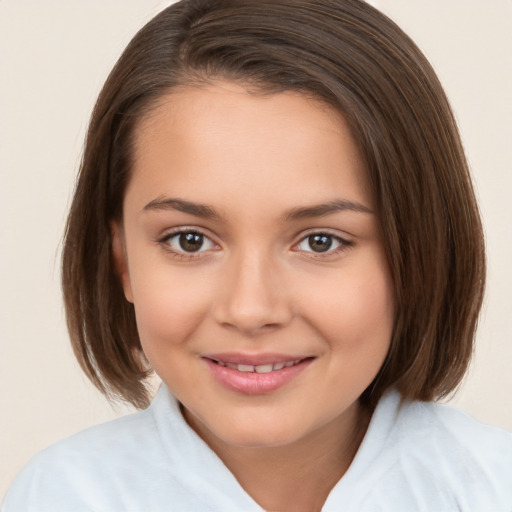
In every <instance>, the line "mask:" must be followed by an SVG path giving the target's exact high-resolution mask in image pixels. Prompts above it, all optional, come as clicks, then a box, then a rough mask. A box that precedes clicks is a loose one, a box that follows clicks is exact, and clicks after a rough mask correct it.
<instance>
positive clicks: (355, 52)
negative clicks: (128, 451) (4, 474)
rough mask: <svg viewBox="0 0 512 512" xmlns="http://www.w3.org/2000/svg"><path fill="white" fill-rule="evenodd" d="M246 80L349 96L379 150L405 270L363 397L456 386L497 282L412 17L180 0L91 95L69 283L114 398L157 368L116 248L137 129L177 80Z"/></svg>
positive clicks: (358, 123) (78, 332)
mask: <svg viewBox="0 0 512 512" xmlns="http://www.w3.org/2000/svg"><path fill="white" fill-rule="evenodd" d="M218 79H224V80H225V79H228V80H233V81H237V82H238V83H241V84H242V85H244V86H245V87H246V88H247V90H248V91H250V92H251V93H253V94H273V93H279V92H282V91H289V90H293V91H298V92H300V93H303V94H305V95H309V96H312V97H314V98H317V99H320V100H322V101H323V102H325V103H326V104H328V105H330V106H331V107H334V108H335V109H337V110H338V111H339V112H340V113H341V114H342V115H343V116H344V117H345V119H346V120H347V122H348V124H349V126H350V129H351V131H352V134H353V136H354V138H355V140H356V143H357V144H358V147H359V150H360V152H361V155H362V157H363V159H364V161H365V163H366V168H367V173H368V180H369V183H370V186H371V188H372V190H373V194H374V198H375V206H376V213H377V215H378V219H379V222H380V228H381V231H382V238H383V244H384V248H385V252H386V256H387V260H388V264H389V268H390V272H391V276H392V279H393V283H394V295H395V301H396V314H395V315H396V317H395V319H394V329H393V334H392V339H391V346H390V350H389V353H388V355H387V358H386V360H385V362H384V364H383V366H382V368H381V370H380V372H379V374H378V375H377V377H376V378H375V380H374V381H373V382H372V384H371V385H370V386H369V388H368V389H366V390H365V392H364V393H363V395H362V397H361V400H362V402H363V403H365V404H367V405H368V406H369V407H373V406H374V405H375V404H376V402H377V401H378V400H379V398H380V397H381V395H382V394H383V392H384V391H385V390H386V389H387V388H389V387H395V388H396V389H398V391H399V392H400V393H401V395H402V397H403V398H410V399H419V400H434V399H437V398H440V397H443V396H446V395H447V394H449V393H451V392H452V391H454V389H455V388H456V387H457V385H458V384H459V382H460V380H461V379H462V377H463V375H464V373H465V371H466V369H467V366H468V364H469V361H470V358H471V355H472V351H473V341H474V336H475V330H476V326H477V318H478V314H479V310H480V307H481V303H482V297H483V291H484V282H485V254H484V241H483V232H482V225H481V221H480V217H479V213H478V208H477V204H476V201H475V195H474V191H473V187H472V183H471V178H470V175H469V171H468V166H467V163H466V160H465V156H464V152H463V149H462V145H461V141H460V138H459V134H458V131H457V127H456V123H455V121H454V118H453V115H452V112H451V109H450V106H449V104H448V101H447V98H446V96H445V94H444V92H443V89H442V87H441V85H440V83H439V81H438V79H437V77H436V75H435V73H434V71H433V69H432V67H431V66H430V64H429V63H428V61H427V60H426V58H425V57H424V56H423V54H422V53H421V52H420V50H419V49H418V48H417V47H416V45H415V44H414V43H413V42H412V41H411V40H410V39H409V37H408V36H407V35H405V34H404V33H403V32H402V30H401V29H400V28H399V27H397V26H396V25H395V23H393V22H392V21H391V20H390V19H388V18H387V17H386V16H384V15H383V14H381V13H380V12H379V11H377V10H376V9H374V8H373V7H371V6H369V5H368V4H366V3H365V2H363V1H362V0H182V1H179V2H177V3H175V4H173V5H171V6H170V7H168V8H167V9H165V10H164V11H162V12H161V13H160V14H158V15H157V16H156V17H154V18H153V19H152V20H151V21H150V22H149V23H148V24H147V25H146V26H145V27H143V28H142V29H141V30H140V31H139V32H138V33H137V34H136V35H135V37H134V38H133V40H132V41H131V42H130V43H129V45H128V46H127V48H126V49H125V51H124V53H123V54H122V56H121V57H120V59H119V60H118V62H117V64H116V65H115V67H114V69H113V70H112V72H111V74H110V76H109V77H108V79H107V81H106V83H105V85H104V87H103V90H102V92H101V93H100V95H99V98H98V101H97V103H96V106H95V108H94V111H93V114H92V118H91V121H90V125H89V131H88V134H87V139H86V144H85V150H84V154H83V159H82V162H81V168H80V173H79V176H78V181H77V184H76V190H75V195H74V199H73V202H72V206H71V210H70V213H69V218H68V222H67V228H66V234H65V242H64V248H63V262H62V285H63V292H64V300H65V307H66V315H67V323H68V328H69V331H70V335H71V341H72V344H73V348H74V351H75V354H76V356H77V358H78V361H79V362H80V365H81V367H82V369H83V370H84V371H85V373H86V374H87V376H88V377H89V378H90V380H91V381H92V382H93V383H94V384H95V385H96V386H97V387H98V388H99V389H100V390H101V391H102V392H103V393H104V394H105V395H106V396H107V397H108V398H110V399H123V400H126V401H128V402H131V403H132V404H133V405H135V406H136V407H139V408H142V407H145V406H147V405H148V403H149V391H148V387H147V385H146V383H147V380H146V379H147V377H148V376H149V374H150V373H151V370H150V369H149V366H148V363H147V361H146V360H145V357H144V354H143V352H142V349H141V344H140V341H139V337H138V333H137V326H136V322H135V313H134V307H133V305H132V304H130V303H129V302H128V301H127V300H126V299H125V297H124V294H123V291H122V287H121V284H120V280H119V278H118V276H117V274H116V270H115V265H114V263H113V258H112V247H111V229H110V226H111V223H112V221H116V220H117V221H120V220H121V219H122V205H123V197H124V192H125V189H126V186H127V183H128V181H129V179H130V171H131V159H132V154H133V147H134V131H135V128H136V127H137V125H138V123H139V122H140V120H141V118H143V117H144V116H146V115H148V113H149V112H150V111H151V110H152V109H154V108H156V107H157V106H158V100H159V98H161V97H162V96H163V95H166V94H169V93H170V92H172V90H173V88H177V87H187V86H193V87H201V86H202V85H205V84H208V83H211V82H214V81H215V80H218Z"/></svg>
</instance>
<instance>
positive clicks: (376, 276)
mask: <svg viewBox="0 0 512 512" xmlns="http://www.w3.org/2000/svg"><path fill="white" fill-rule="evenodd" d="M313 290H314V291H313V293H312V294H311V295H310V299H312V300H313V303H312V306H311V311H312V315H314V319H313V318H312V322H315V325H316V327H317V329H318V330H319V331H320V332H321V333H322V334H323V336H324V338H325V339H326V340H327V341H328V343H329V344H330V349H331V350H332V351H343V352H345V353H353V354H357V353H360V354H361V355H369V356H375V357H382V358H384V357H385V355H386V354H387V350H388V348H389V343H390V340H391V334H392V330H393V323H394V299H393V286H392V281H391V279H390V277H389V273H388V271H387V269H386V268H385V266H384V264H380V262H378V263H375V262H372V264H371V265H370V264H367V265H360V266H359V267H351V270H350V272H347V273H343V272H340V273H339V275H337V276H335V277H334V279H332V281H331V283H330V284H329V286H328V287H325V288H324V292H323V293H319V290H318V288H317V289H316V291H315V289H313Z"/></svg>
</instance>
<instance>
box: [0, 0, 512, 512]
mask: <svg viewBox="0 0 512 512" xmlns="http://www.w3.org/2000/svg"><path fill="white" fill-rule="evenodd" d="M484 281H485V262H484V249H483V237H482V228H481V223H480V219H479V215H478V209H477V206H476V203H475V198H474V193H473V189H472V185H471V180H470V177H469V174H468V169H467V165H466V161H465V158H464V154H463V151H462V148H461V144H460V140H459V136H458V133H457V129H456V125H455V122H454V120H453V116H452V114H451V111H450V108H449V105H448V102H447V100H446V98H445V95H444V93H443V90H442V88H441V86H440V85H439V82H438V80H437V78H436V76H435V74H434V72H433V71H432V69H431V67H430V65H429V64H428V62H427V61H426V60H425V58H424V57H423V55H422V54H421V53H420V52H419V50H418V49H417V48H416V46H415V45H414V44H413V43H412V42H411V40H410V39H409V38H407V36H406V35H404V34H403V32H402V31H401V30H400V29H399V28H398V27H396V25H394V24H393V23H392V22H391V21H390V20H389V19H387V18H386V17H385V16H383V15H382V14H380V13H379V12H378V11H376V10H375V9H373V8H372V7H370V6H369V5H367V4H365V3H364V2H362V1H359V0H320V1H310V0H277V1H275V0H273V1H267V0H264V1H261V0H257V1H256V0H184V1H181V2H178V3H176V4H174V5H172V6H171V7H169V8H168V9H166V10H165V11H163V12H162V13H160V14H159V15H158V16H156V17H155V18H154V19H153V20H152V21H151V22H150V23H148V24H147V25H146V26H145V27H144V28H143V29H142V30H141V31H140V32H139V33H138V34H137V35H136V36H135V38H134V39H133V40H132V42H131V43H130V44H129V46H128V47H127V49H126V50H125V52H124V54H123V55H122V56H121V58H120V60H119V61H118V63H117V64H116V66H115V68H114V70H113V71H112V73H111V75H110V77H109V79H108V80H107V82H106V84H105V86H104V89H103V91H102V93H101V94H100V97H99V99H98V102H97V105H96V108H95V110H94V113H93V117H92V120H91V124H90V128H89V133H88V137H87V141H86V147H85V152H84V158H83V162H82V166H81V170H80V176H79V180H78V183H77V188H76V191H75V196H74V200H73V204H72V207H71V212H70V215H69V220H68V226H67V232H66V240H65V246H64V254H63V288H64V297H65V304H66V310H67V318H68V325H69V330H70V334H71V339H72V342H73V347H74V349H75V352H76V355H77V357H78V360H79V361H80V363H81V365H82V368H83V369H84V371H85V372H86V374H87V375H88V376H89V377H90V379H91V380H92V381H93V382H94V383H95V384H96V386H97V387H98V388H99V389H100V390H102V391H103V392H104V393H105V394H106V395H107V396H109V397H113V398H117V397H118V398H122V399H125V400H127V401H129V402H131V403H133V404H134V405H136V406H138V407H140V408H141V409H145V408H146V407H147V406H148V405H149V400H150V397H149V394H148V391H147V388H146V385H145V382H146V379H147V377H148V376H149V374H150V373H151V372H152V371H155V372H156V373H157V374H158V375H159V376H160V377H161V379H162V381H163V385H162V387H161V389H160V391H159V393H158V395H157V397H156V398H155V399H154V401H153V403H152V404H151V405H150V406H149V408H146V409H145V410H144V411H142V412H140V413H138V414H135V415H132V416H128V417H125V418H121V419H119V420H116V421H114V422H111V423H107V424H105V425H102V426H98V427H94V428H92V429H89V430H86V431H84V432H82V433H79V434H77V435H75V436H73V437H71V438H69V439H67V440H65V441H62V442H60V443H58V444H57V445H55V446H53V447H51V448H49V449H47V450H45V451H44V452H42V453H41V454H39V455H38V456H36V457H35V458H34V459H33V460H32V461H31V463H29V465H28V466H27V467H26V468H25V469H24V470H23V471H22V473H21V474H20V476H19V477H18V479H17V480H16V481H15V483H14V485H13V487H12V488H11V490H10V492H9V493H8V495H7V497H6V500H5V502H4V506H3V507H4V508H3V510H5V512H9V511H13V510H34V511H36V510H37V511H46V510H48V511H50V510H51V511H60V510H62V511H79V510H98V511H100V510H101V511H124V510H134V511H135V510H141V511H142V510H144V511H167V510H176V511H199V510H201V511H203V510H204V511H206V510H212V511H213V510H215V511H217V510H218V511H230V510H248V511H249V510H254V511H256V510H262V509H264V510H273V511H283V512H284V511H299V512H300V511H316V510H324V511H340V510H344V511H350V510H353V511H361V510H365V511H366V510H368V511H373V510H393V511H400V510H403V511H415V510H436V511H450V510H468V511H479V510H482V511H484V510H486V511H487V510H496V511H498V510H504V511H505V510H510V509H511V507H512V436H511V435H510V434H509V433H507V432H504V431H500V430H499V429H494V428H491V427H486V426H483V425H480V424H478V423H476V422H474V421H473V420H471V419H469V418H468V417H466V416H465V415H463V414H462V413H459V412H457V411H455V410H453V409H450V408H448V407H444V406H441V405H437V404H435V403H434V400H436V399H438V398H440V397H443V396H445V395H447V394H448V393H450V392H451V391H452V390H453V389H454V388H455V387H456V386H457V384H458V383H459V382H460V379H461V378H462V376H463V374H464V372H465V370H466V368H467V365H468V362H469V359H470V356H471V352H472V346H473V338H474V332H475V327H476V322H477V316H478V312H479V309H480V306H481V301H482V294H483V287H484Z"/></svg>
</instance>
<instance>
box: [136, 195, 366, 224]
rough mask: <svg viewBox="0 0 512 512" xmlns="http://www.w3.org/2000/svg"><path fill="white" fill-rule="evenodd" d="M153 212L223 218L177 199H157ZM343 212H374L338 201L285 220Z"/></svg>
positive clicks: (290, 213)
mask: <svg viewBox="0 0 512 512" xmlns="http://www.w3.org/2000/svg"><path fill="white" fill-rule="evenodd" d="M153 210H177V211H179V212H183V213H188V214H190V215H194V216H196V217H202V218H204V219H216V220H218V219H220V218H221V216H220V215H219V214H218V213H217V212H216V211H215V209H214V208H212V207H211V206H208V205H206V204H201V203H194V202H192V201H185V200H184V199H179V198H175V197H162V196H160V197H157V198H156V199H153V201H151V202H149V203H148V204H147V205H146V206H144V208H143V211H153ZM342 211H352V212H359V213H369V214H372V213H373V211H372V210H370V208H368V207H367V206H365V205H363V204H361V203H358V202H355V201H349V200H347V199H336V200H334V201H329V202H328V203H322V204H317V205H313V206H304V207H299V208H292V209H291V210H288V211H287V212H285V214H284V215H283V217H282V218H283V220H285V221H290V220H300V219H309V218H313V217H322V216H325V215H331V214H333V213H337V212H342Z"/></svg>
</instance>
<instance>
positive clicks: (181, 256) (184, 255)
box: [156, 227, 353, 261]
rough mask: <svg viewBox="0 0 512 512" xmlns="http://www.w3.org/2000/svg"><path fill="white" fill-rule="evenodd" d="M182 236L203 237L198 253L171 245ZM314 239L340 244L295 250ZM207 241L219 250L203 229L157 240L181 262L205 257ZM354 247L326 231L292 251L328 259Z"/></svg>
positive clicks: (312, 234)
mask: <svg viewBox="0 0 512 512" xmlns="http://www.w3.org/2000/svg"><path fill="white" fill-rule="evenodd" d="M182 235H196V236H200V237H202V244H201V247H200V248H199V249H198V250H197V251H190V252H187V251H185V250H183V251H180V250H177V249H175V248H173V247H172V246H171V245H170V242H171V241H172V240H173V239H174V238H176V239H178V240H179V238H178V237H180V236H182ZM312 237H324V238H329V239H330V240H331V244H332V242H333V241H334V242H336V243H337V244H338V246H337V247H335V248H334V249H331V246H329V247H328V248H327V250H326V251H319V252H315V251H313V250H310V251H308V250H301V249H295V248H296V247H299V246H300V245H301V244H302V243H304V242H306V241H307V240H308V239H310V238H312ZM205 240H208V241H209V242H210V244H212V245H213V246H214V248H219V245H218V244H216V243H215V242H214V241H213V240H212V239H211V237H210V236H208V235H207V234H206V233H204V232H203V231H202V230H201V229H198V228H195V227H180V228H177V229H175V230H173V231H172V232H170V233H167V234H165V235H164V236H162V237H161V238H159V239H157V240H156V242H157V243H158V244H160V245H161V246H162V247H163V249H164V250H165V251H166V252H168V253H169V254H171V255H172V256H173V257H174V258H176V259H178V260H181V261H191V260H195V259H199V258H201V257H204V254H203V253H205V252H208V251H209V250H211V248H209V249H206V250H205V249H203V247H202V246H203V245H204V242H205ZM178 243H179V242H178ZM180 245H181V244H180ZM352 245H353V243H352V242H351V241H349V240H346V239H344V238H342V237H340V236H339V235H335V234H333V233H330V232H329V231H326V230H316V231H311V232H309V233H306V234H305V235H303V236H302V237H301V239H300V240H299V241H298V242H297V243H295V244H294V246H293V247H294V248H293V249H292V250H293V251H294V252H303V253H307V254H308V257H309V258H315V259H320V258H323V259H326V258H329V257H330V256H334V255H338V254H339V253H341V252H344V251H346V250H348V249H349V248H350V247H352Z"/></svg>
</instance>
